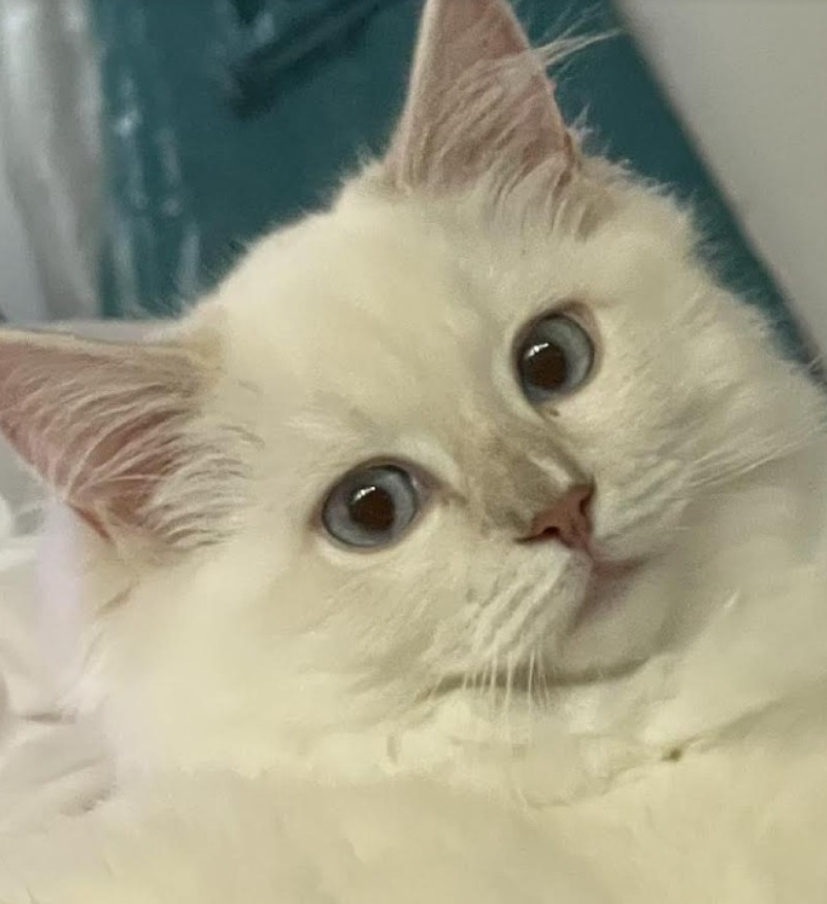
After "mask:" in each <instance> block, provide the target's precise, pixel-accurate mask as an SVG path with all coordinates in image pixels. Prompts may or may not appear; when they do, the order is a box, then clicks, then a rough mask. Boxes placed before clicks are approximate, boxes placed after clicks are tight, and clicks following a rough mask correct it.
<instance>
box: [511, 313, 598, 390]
mask: <svg viewBox="0 0 827 904" xmlns="http://www.w3.org/2000/svg"><path fill="white" fill-rule="evenodd" d="M594 359H595V350H594V343H593V342H592V339H591V337H590V336H589V334H588V333H587V332H586V330H585V329H584V328H583V327H582V326H581V325H580V323H578V322H577V320H575V319H574V318H573V317H570V316H568V315H566V314H551V315H549V316H548V317H544V318H543V319H542V320H538V321H537V322H536V323H535V324H534V325H533V326H532V327H531V329H530V330H529V331H528V333H527V334H526V335H525V336H524V337H523V339H522V342H521V344H520V346H519V348H518V349H517V362H516V363H517V373H518V375H519V378H520V384H521V386H522V388H523V392H524V393H525V396H526V398H527V399H528V400H529V401H530V402H532V403H533V404H539V403H541V402H546V401H548V400H550V399H555V398H558V397H559V396H562V395H566V394H567V393H570V392H573V391H574V390H575V389H577V388H578V387H580V386H581V385H582V384H583V383H585V382H586V380H587V379H588V377H589V375H590V374H591V372H592V368H593V367H594Z"/></svg>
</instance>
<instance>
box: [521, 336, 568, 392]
mask: <svg viewBox="0 0 827 904" xmlns="http://www.w3.org/2000/svg"><path fill="white" fill-rule="evenodd" d="M523 375H524V378H525V380H526V381H527V382H528V383H530V384H531V385H532V386H539V387H540V388H541V389H557V388H558V387H560V386H563V385H564V384H565V382H566V378H567V377H568V364H567V362H566V355H565V353H564V352H563V350H562V349H561V348H560V346H559V345H554V344H553V343H551V342H542V343H538V344H537V345H533V346H531V348H530V349H529V350H528V351H527V352H526V354H525V358H524V359H523Z"/></svg>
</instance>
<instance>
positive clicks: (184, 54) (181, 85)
mask: <svg viewBox="0 0 827 904" xmlns="http://www.w3.org/2000/svg"><path fill="white" fill-rule="evenodd" d="M93 8H94V10H95V19H96V28H97V33H98V35H99V37H100V42H101V46H102V48H103V55H102V73H103V84H104V96H105V103H104V109H105V150H106V158H107V164H108V172H109V177H110V182H111V205H110V211H109V218H108V222H109V230H108V243H107V250H106V255H105V260H104V264H103V280H102V281H103V286H104V313H105V314H107V315H114V316H142V315H146V314H158V313H168V312H173V311H175V310H177V309H179V308H180V307H181V306H182V305H185V304H186V303H187V302H188V301H189V300H191V299H193V298H194V297H195V296H196V295H197V294H199V292H200V291H202V290H203V288H205V287H207V286H209V285H211V284H212V283H213V282H214V281H215V280H216V279H218V278H219V277H220V275H221V274H222V273H223V272H224V271H225V270H226V269H227V268H228V267H229V266H230V265H231V263H232V261H233V259H234V257H235V255H236V254H237V253H238V249H239V247H240V246H242V245H243V244H244V243H245V242H247V241H249V240H250V239H251V238H253V237H255V236H257V235H259V234H260V233H261V232H262V231H264V230H266V229H268V228H270V227H271V226H273V225H275V224H277V223H280V222H284V221H285V220H289V219H291V218H294V217H296V216H299V215H301V214H302V212H303V211H306V210H308V209H311V208H313V207H315V206H317V205H318V204H319V203H320V202H322V201H323V200H324V198H325V196H326V195H327V193H329V192H330V190H331V189H332V188H333V187H334V186H335V185H336V183H337V179H338V178H339V177H340V176H341V173H342V171H343V170H345V171H346V170H347V168H348V167H352V166H353V165H354V164H355V163H356V161H357V160H358V159H359V158H360V156H361V155H362V154H364V153H365V152H369V151H372V150H377V149H379V148H381V146H382V144H383V142H384V140H385V139H386V137H387V135H388V132H389V129H390V127H391V124H392V121H393V118H394V116H395V114H396V113H397V111H398V109H399V106H400V103H401V99H402V95H403V90H404V85H405V79H406V73H407V69H408V66H409V63H410V57H411V51H412V44H413V39H414V34H415V27H416V21H417V18H418V14H419V10H420V8H421V0H382V2H377V0H373V2H370V0H362V2H360V0H174V2H165V3H164V2H159V0H93ZM518 11H519V12H521V13H525V15H524V16H523V18H524V19H525V20H526V21H528V22H530V23H531V26H532V32H533V35H534V37H535V38H536V39H543V38H544V37H548V36H549V34H553V33H554V31H555V29H558V30H559V26H560V24H561V23H563V24H564V25H565V24H571V23H572V22H576V21H577V19H578V16H582V13H583V12H585V11H588V12H589V20H588V21H589V27H590V28H596V29H602V28H605V27H610V26H612V25H616V24H617V21H616V19H615V17H614V16H613V13H612V10H611V7H610V4H609V3H607V2H600V0H598V2H594V0H580V2H578V0H574V2H572V0H533V2H529V0H524V2H522V3H520V4H519V5H518ZM285 35H287V37H288V39H287V40H281V41H280V39H283V38H284V36H285ZM559 98H560V102H561V104H562V106H563V108H564V110H565V111H566V113H567V114H568V115H569V116H570V117H575V116H577V115H579V114H581V113H582V112H583V111H584V110H587V111H588V121H589V123H590V124H591V125H592V126H593V127H594V129H595V133H596V135H595V139H594V140H595V142H596V143H597V146H598V147H599V148H600V149H601V150H603V151H605V152H606V153H608V154H609V155H610V156H612V157H615V158H623V159H628V160H630V161H631V162H632V164H633V165H634V166H635V167H636V168H637V169H638V170H639V171H640V172H642V173H644V174H646V175H648V176H651V177H653V178H655V179H658V180H661V181H664V182H667V183H670V184H672V185H673V186H674V187H675V188H676V189H677V190H678V191H679V192H680V194H681V195H682V196H684V197H686V198H689V199H691V200H692V201H693V202H694V204H695V205H696V206H697V208H698V210H699V213H700V216H701V218H702V220H703V222H704V224H705V226H706V228H707V232H708V234H709V236H710V253H711V254H712V256H713V257H714V259H715V261H716V264H717V265H718V267H719V268H720V272H721V274H722V277H723V278H724V279H725V280H726V281H727V282H728V283H730V284H732V285H734V286H735V287H736V288H738V289H739V290H741V291H743V292H745V293H746V294H747V296H748V297H749V298H750V299H751V300H753V301H755V302H756V303H758V304H760V305H761V306H762V307H764V309H765V310H767V311H769V313H770V314H771V316H772V317H773V319H774V320H775V321H776V322H777V323H778V325H779V329H780V333H781V335H782V337H783V338H784V339H786V340H787V341H789V342H791V343H793V344H794V343H795V341H796V340H795V328H794V326H793V324H792V322H791V320H790V318H789V316H788V314H787V313H786V309H785V306H784V303H783V300H782V299H781V298H780V296H779V294H778V291H777V289H776V287H775V286H774V285H773V282H772V280H771V278H770V277H769V275H768V273H767V271H766V269H765V267H764V266H762V264H761V262H760V261H759V260H758V259H757V258H756V257H755V255H754V254H753V253H752V252H751V250H750V249H749V247H748V246H747V244H746V242H745V241H744V238H743V235H742V233H741V232H740V230H739V228H738V226H737V224H736V222H735V221H734V219H733V217H732V215H731V214H730V212H729V210H728V209H727V207H726V205H725V204H724V202H723V201H722V199H721V196H720V194H719V192H718V191H717V190H716V187H715V185H714V184H713V182H712V180H711V179H710V177H709V174H708V173H707V171H706V170H705V168H704V166H703V164H702V162H701V161H700V159H699V157H698V156H697V154H696V153H695V152H694V150H693V148H692V146H691V144H690V143H689V141H688V140H687V138H686V135H685V133H684V132H683V130H682V129H681V127H680V125H679V123H678V122H677V120H676V119H675V117H674V115H673V114H672V112H671V110H670V108H669V106H668V104H667V103H666V102H665V99H664V96H663V94H662V92H661V91H660V90H659V88H658V86H657V84H656V83H655V82H654V80H653V79H652V77H651V74H650V72H649V71H648V70H647V67H646V65H645V64H644V62H643V61H642V59H641V57H640V56H639V54H638V53H637V50H636V48H635V46H634V44H633V42H632V41H631V40H630V39H629V38H628V37H625V36H624V37H619V38H617V39H614V40H611V41H608V42H605V43H602V44H599V45H596V46H594V47H592V48H591V49H589V50H587V51H585V52H583V53H582V54H581V55H580V56H579V57H578V58H577V59H575V60H573V61H571V62H570V63H569V64H568V65H567V66H566V67H565V70H564V72H563V73H562V75H561V77H560V79H559Z"/></svg>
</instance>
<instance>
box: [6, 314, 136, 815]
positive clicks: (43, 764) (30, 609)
mask: <svg viewBox="0 0 827 904" xmlns="http://www.w3.org/2000/svg"><path fill="white" fill-rule="evenodd" d="M56 326H59V325H56V324H52V325H50V328H52V329H54V328H55V327H56ZM153 326H154V325H153V324H150V323H141V324H120V323H75V324H68V325H63V326H62V328H63V329H69V330H71V331H73V332H78V333H82V334H84V335H91V336H94V337H96V338H104V339H115V340H118V339H136V338H139V337H140V336H142V335H144V334H145V333H146V332H147V331H148V330H149V329H151V328H152V327H153ZM38 496H39V492H38V491H37V490H36V488H35V486H34V483H33V482H32V480H31V479H30V478H29V477H28V476H27V475H26V474H25V473H24V471H23V470H22V469H21V468H20V466H19V465H18V464H17V463H16V461H15V459H14V456H13V455H12V453H11V450H10V449H8V448H7V446H6V445H5V444H4V443H3V442H2V440H0V832H8V831H11V830H12V829H13V830H14V831H19V830H21V829H23V828H25V827H31V826H35V825H36V824H37V823H39V822H41V821H43V820H46V819H48V818H49V817H52V816H54V815H56V814H58V813H67V814H68V813H77V812H79V811H82V810H84V809H86V808H88V807H89V806H91V805H93V804H94V803H95V801H97V800H99V799H100V798H101V797H102V796H104V795H105V794H106V792H107V789H108V787H109V785H110V780H111V775H110V771H109V769H108V766H107V763H106V760H105V757H104V755H103V748H102V744H101V741H100V739H99V737H98V735H97V733H96V731H95V729H94V726H92V725H90V724H81V723H80V722H78V721H76V720H74V719H72V718H71V717H69V716H67V715H65V714H64V713H63V712H62V711H61V701H60V695H59V691H58V686H59V681H58V674H57V670H56V668H55V661H54V656H53V651H52V650H51V648H50V647H49V646H48V645H46V644H45V643H44V642H43V641H44V636H46V635H48V633H49V632H50V631H51V632H54V631H55V630H56V629H57V630H58V631H59V629H60V625H59V624H56V622H58V620H59V618H60V615H61V613H60V612H55V611H54V609H49V608H48V607H47V606H46V605H44V603H45V602H46V601H45V600H44V599H43V593H42V591H41V588H42V585H43V583H44V582H43V581H42V580H41V579H40V578H41V577H42V574H43V570H44V569H48V561H46V560H45V559H44V556H43V555H42V549H41V546H40V543H39V541H38V539H37V537H36V536H35V535H34V533H32V529H33V525H34V523H35V521H34V519H33V518H32V517H31V512H32V509H33V508H36V507H37V506H36V502H37V498H38ZM12 512H14V513H15V515H14V517H13V516H12ZM55 580H57V581H59V580H60V576H59V575H51V576H50V582H51V583H54V581H55Z"/></svg>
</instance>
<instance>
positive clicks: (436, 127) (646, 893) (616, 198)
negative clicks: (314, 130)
mask: <svg viewBox="0 0 827 904" xmlns="http://www.w3.org/2000/svg"><path fill="white" fill-rule="evenodd" d="M695 244H696V239H695V235H694V232H693V230H692V227H691V224H690V223H689V220H688V217H687V216H686V215H685V213H683V212H682V211H680V210H678V208H677V207H676V206H675V205H674V204H673V202H672V201H671V200H669V199H668V198H666V197H664V196H662V195H661V194H659V193H658V192H656V191H654V190H653V189H652V188H650V187H646V186H643V185H641V184H639V183H637V182H636V181H635V180H633V179H632V178H630V177H629V176H628V175H627V174H625V173H624V172H622V171H621V170H619V169H616V168H614V167H611V166H609V165H608V164H605V163H603V162H601V161H599V160H589V159H585V158H583V157H582V156H581V155H580V153H579V151H578V150H577V149H576V146H575V144H574V142H573V139H572V138H571V137H570V135H569V133H568V132H567V131H566V129H565V126H564V124H563V123H562V120H561V118H560V116H559V113H558V112H557V109H556V107H555V106H554V103H553V99H552V97H551V93H550V91H549V89H548V84H547V82H546V80H545V76H544V75H543V73H542V70H541V68H540V67H539V66H538V65H537V63H536V60H535V59H534V57H532V56H531V55H530V54H528V53H527V52H526V45H525V42H524V38H523V36H522V34H521V32H520V31H519V28H518V26H517V24H516V21H515V20H514V19H513V17H512V16H511V14H510V12H509V11H508V9H507V8H506V6H505V5H503V4H502V3H501V2H499V0H431V2H430V3H429V5H428V6H427V9H426V19H425V26H424V29H423V36H422V40H421V43H420V51H419V56H418V64H417V67H416V70H415V75H414V79H413V85H412V91H411V97H410V99H409V103H408V106H407V107H406V111H405V113H404V115H403V118H402V123H401V125H400V128H399V130H398V132H397V134H396V137H395V138H394V141H393V143H392V145H391V150H390V152H389V154H388V156H387V158H386V159H385V161H383V162H382V163H381V164H377V165H375V166H374V167H372V168H370V169H368V170H367V171H366V172H365V173H363V174H361V175H360V176H358V177H357V178H356V179H355V180H353V182H352V183H350V184H349V185H348V186H347V187H346V188H345V190H344V191H343V193H342V195H341V196H340V197H339V198H338V199H337V201H336V203H335V204H334V205H333V207H332V209H331V210H330V211H329V212H326V213H322V214H319V215H316V216H314V217H310V218H307V219H306V220H304V221H302V222H301V223H298V224H296V225H295V226H292V227H290V228H288V229H285V230H282V231H281V232H279V233H277V234H275V235H274V236H271V237H268V238H266V239H264V240H263V241H262V242H261V243H260V244H259V245H258V246H256V248H255V249H253V251H252V252H251V253H250V254H249V255H248V257H247V258H246V260H244V261H243V262H242V263H241V264H240V265H239V267H238V268H237V269H236V271H235V272H234V273H233V274H232V275H231V276H230V277H229V278H228V280H226V281H225V283H224V284H223V285H222V286H220V287H219V289H218V290H217V291H216V292H215V293H214V295H213V297H212V298H210V299H208V300H206V301H205V302H204V303H202V304H201V305H200V306H199V307H198V308H197V309H196V310H195V311H194V312H193V314H192V315H191V316H190V317H188V318H187V319H186V320H185V321H184V322H183V323H182V324H180V325H179V326H176V327H174V328H173V329H172V330H171V331H170V332H169V334H168V336H166V337H165V338H163V339H162V340H160V341H159V342H157V343H154V344H149V345H145V346H115V347H107V346H102V345H95V344H92V343H80V342H77V341H75V340H59V339H48V338H46V339H43V338H36V337H32V336H26V335H24V336H22V337H19V338H17V337H15V336H13V335H7V336H5V337H3V339H2V347H1V348H0V371H2V372H0V426H2V428H3V430H4V431H5V433H6V434H7V436H8V437H9V438H10V439H11V441H12V442H13V443H14V444H15V445H16V446H17V447H18V449H19V451H20V452H21V454H22V455H23V456H24V457H25V458H27V459H28V460H29V462H30V463H31V464H32V465H33V466H34V467H35V468H36V469H37V470H39V471H40V473H41V474H42V475H44V476H45V477H46V478H47V479H48V480H49V481H50V482H51V483H52V484H53V485H54V486H55V487H56V488H57V489H58V491H59V492H60V494H61V496H62V497H63V498H64V499H65V501H66V502H67V503H68V504H69V506H70V507H71V508H72V509H73V510H74V511H75V512H76V513H77V514H78V515H79V516H80V518H77V519H74V522H76V523H72V524H71V525H68V526H66V528H65V530H63V531H62V541H63V542H64V544H66V546H65V549H64V553H63V555H64V556H65V557H66V558H65V562H64V563H63V564H62V565H61V568H62V569H63V570H62V571H61V573H62V574H65V575H67V581H66V585H65V588H64V589H65V590H66V592H65V596H66V598H65V599H63V600H62V601H61V603H60V605H61V607H62V608H63V609H71V608H73V607H74V608H76V609H77V611H78V612H79V613H81V617H80V618H79V620H78V627H79V632H78V635H77V637H75V638H73V639H72V643H71V646H72V649H73V650H74V651H75V654H76V656H75V662H74V665H73V668H71V669H70V675H71V678H70V681H69V684H68V690H67V700H68V701H70V702H71V704H72V705H73V706H74V707H75V708H77V709H78V710H79V711H80V712H82V713H90V714H94V717H95V718H99V719H100V720H101V722H102V724H103V726H104V735H105V737H106V740H107V744H108V746H109V749H110V750H111V753H112V756H113V758H114V760H115V764H116V770H117V774H118V777H119V781H118V787H117V790H116V792H115V793H114V795H113V799H112V801H110V802H109V803H107V804H106V805H104V806H102V807H101V808H99V809H97V810H96V811H94V812H93V813H91V814H89V815H88V816H86V817H84V818H83V819H81V820H74V821H72V822H70V823H64V824H59V825H57V826H56V827H54V828H53V829H52V830H51V832H52V834H51V835H47V836H46V837H41V838H40V839H39V840H37V841H36V842H32V843H33V844H35V846H36V848H37V850H36V852H35V853H34V854H33V855H32V856H33V857H34V861H33V862H34V864H35V865H34V866H33V867H32V868H31V869H30V870H29V872H28V873H27V872H26V869H27V868H26V867H25V866H24V865H21V861H20V859H19V858H20V857H21V856H22V857H25V856H28V855H27V854H21V853H19V852H18V853H14V852H13V851H12V852H10V853H9V854H8V856H6V855H5V854H4V853H3V852H2V851H0V901H2V902H3V904H7V902H8V904H16V901H17V898H16V897H15V896H14V894H13V893H12V892H11V891H9V892H6V891H5V887H4V886H3V882H7V884H8V882H15V881H18V882H19V881H20V878H21V876H23V877H24V880H25V881H24V882H23V885H22V886H21V887H20V888H21V891H20V893H21V894H22V895H23V896H22V897H21V898H20V900H25V901H28V900H30V899H31V898H33V899H34V900H35V901H40V900H42V901H44V902H45V901H55V902H56V904H74V902H75V901H78V902H81V901H82V902H83V904H98V902H103V901H107V902H108V901H115V900H117V901H125V902H126V901H132V900H134V901H135V902H140V904H155V902H165V904H166V902H170V904H171V902H176V904H177V902H179V901H180V902H181V904H187V902H188V901H189V900H190V899H191V900H193V901H198V902H199V904H201V902H203V901H205V900H207V901H208V900H210V898H209V895H214V896H215V897H216V900H221V901H225V900H228V899H233V900H239V901H241V900H243V901H245V902H247V901H250V902H254V901H258V900H261V901H268V902H273V904H293V902H302V904H304V902H315V901H316V900H319V901H325V902H326V901H336V902H353V904H373V902H374V901H376V902H378V901H380V900H381V901H383V902H384V901H396V902H404V901H407V900H411V901H415V900H416V901H420V900H428V901H433V902H434V904H442V902H446V904H447V902H449V901H450V902H459V901H469V902H470V901H473V902H475V904H485V902H488V901H490V902H491V904H495V902H501V901H509V902H510V901H525V902H526V904H529V902H535V901H536V902H538V904H539V902H543V904H545V902H549V904H551V902H554V904H580V902H583V904H587V902H588V904H602V902H604V901H605V902H606V904H627V902H629V904H632V902H635V904H644V902H645V904H649V902H653V904H654V902H658V904H661V902H665V901H670V902H671V901H674V902H676V904H698V902H703V901H710V902H711V901H716V902H717V901H722V902H723V901H727V902H730V901H731V902H737V904H740V902H742V901H743V902H747V901H749V902H751V904H752V902H756V901H758V902H761V901H768V902H770V901H787V900H795V901H797V902H804V904H808V902H810V901H813V902H815V901H820V900H821V897H822V895H821V890H823V889H827V877H824V875H823V873H822V872H820V870H821V869H822V868H821V867H820V866H819V863H820V860H821V858H820V842H819V838H820V837H821V835H822V834H823V830H825V829H827V807H825V806H823V805H822V804H823V803H824V802H825V797H827V765H825V763H823V762H822V757H821V748H822V747H823V744H824V741H825V740H827V721H825V715H824V714H823V712H822V710H823V709H824V708H825V707H824V706H823V703H824V702H827V607H825V606H824V604H823V591H822V588H823V587H824V586H825V577H827V575H826V574H825V572H827V549H826V548H825V544H826V543H827V530H825V518H827V498H825V496H827V481H825V480H824V477H823V475H824V473H825V471H826V470H827V468H825V465H827V439H825V433H824V423H825V418H824V413H825V405H824V400H823V397H822V394H821V391H820V390H819V389H817V388H816V387H815V386H814V385H813V384H812V383H811V382H810V381H809V379H808V377H807V376H806V375H805V374H804V373H803V372H801V371H800V370H799V369H798V368H797V367H796V366H795V365H793V364H791V363H790V362H788V361H785V360H784V359H782V358H781V357H780V356H779V355H778V354H777V353H776V352H775V351H774V350H773V348H772V345H771V342H770V339H769V338H768V333H767V330H766V327H765V326H764V325H763V324H762V323H761V322H760V320H759V319H758V318H757V317H756V316H755V314H754V313H751V312H750V311H749V310H748V309H747V308H746V307H745V306H743V305H742V304H741V303H740V302H738V301H737V300H736V299H734V298H733V297H731V296H730V295H729V294H728V293H727V292H726V291H725V290H723V289H721V288H720V287H719V286H718V285H717V284H716V282H715V280H714V279H713V278H712V277H711V276H710V274H709V273H708V271H707V269H706V267H705V265H704V263H703V262H702V261H701V260H700V259H699V258H698V257H697V254H696V249H695ZM52 566H54V562H52ZM69 575H72V580H68V576H69ZM218 802H220V807H221V813H222V814H226V817H225V816H220V817H217V816H216V815H215V811H216V808H217V807H218V806H219V803H218ZM262 821H263V824H264V825H265V826H266V827H267V828H262ZM26 844H28V843H26ZM20 846H22V847H25V846H26V845H25V844H24V843H23V842H22V840H20V839H17V840H16V841H15V842H14V843H13V844H12V848H14V847H20ZM77 848H79V849H82V850H83V851H85V854H86V855H88V856H87V857H86V863H85V864H83V862H82V861H83V859H84V858H83V857H81V856H80V855H79V854H77ZM61 851H63V852H64V854H61V853H60V852H61ZM66 851H69V852H70V853H68V854H66V853H65V852H66ZM72 851H75V853H71V852H72ZM50 852H51V853H50ZM66 857H68V860H69V861H70V862H67V861H66V859H62V858H66ZM170 858H172V861H174V863H175V864H176V868H177V869H179V871H180V877H181V878H180V882H181V883H183V886H182V885H173V884H168V885H166V886H165V885H164V884H163V883H164V882H166V881H167V880H166V879H164V878H163V877H164V874H165V870H167V869H168V868H171V867H169V863H170ZM44 859H48V860H50V861H51V860H54V862H55V863H56V864H57V866H56V867H55V869H56V872H55V873H54V875H53V877H52V878H51V879H50V878H49V877H47V876H46V875H45V874H44V873H42V872H41V870H40V866H39V865H38V864H41V863H42V862H43V861H44ZM63 865H65V867H66V868H65V870H64V869H63ZM481 877H482V878H481ZM822 879H825V881H822ZM50 881H51V882H53V883H54V884H53V885H52V886H49V885H48V883H49V882H50ZM170 881H171V880H170ZM234 883H235V884H234ZM245 883H246V884H245ZM184 886H185V887H184ZM24 889H25V892H24ZM4 894H5V897H4V896H3V895H4ZM25 894H30V895H31V898H30V897H26V896H25ZM130 895H131V897H130ZM187 895H189V897H187ZM762 896H763V897H762Z"/></svg>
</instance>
